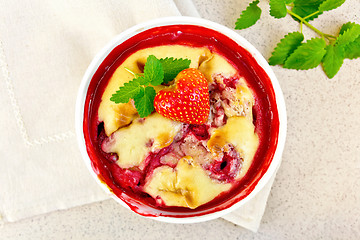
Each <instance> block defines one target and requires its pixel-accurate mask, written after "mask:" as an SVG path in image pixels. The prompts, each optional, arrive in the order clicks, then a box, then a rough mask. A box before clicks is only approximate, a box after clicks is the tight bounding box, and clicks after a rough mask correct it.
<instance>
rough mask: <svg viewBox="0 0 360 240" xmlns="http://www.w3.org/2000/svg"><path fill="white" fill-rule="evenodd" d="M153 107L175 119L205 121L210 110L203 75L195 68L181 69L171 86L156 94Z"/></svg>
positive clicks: (199, 122) (206, 84)
mask: <svg viewBox="0 0 360 240" xmlns="http://www.w3.org/2000/svg"><path fill="white" fill-rule="evenodd" d="M154 107H155V110H156V111H157V112H158V113H160V114H161V115H163V116H164V117H167V118H170V119H173V120H175V121H179V122H184V123H190V124H203V123H205V122H206V121H207V119H208V116H209V111H210V103H209V89H208V83H207V80H206V78H205V76H204V75H203V74H202V73H201V72H199V71H198V70H197V69H195V68H188V69H185V70H183V71H181V72H180V73H179V74H178V75H177V76H176V78H175V84H174V85H173V86H172V87H170V88H167V89H163V90H161V91H159V92H158V93H157V94H156V96H155V100H154Z"/></svg>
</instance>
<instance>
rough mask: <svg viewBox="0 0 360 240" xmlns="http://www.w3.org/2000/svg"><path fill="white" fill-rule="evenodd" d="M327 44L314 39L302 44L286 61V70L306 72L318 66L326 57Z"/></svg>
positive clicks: (322, 40) (320, 39) (321, 40)
mask: <svg viewBox="0 0 360 240" xmlns="http://www.w3.org/2000/svg"><path fill="white" fill-rule="evenodd" d="M325 46H326V42H325V40H324V39H322V38H313V39H310V40H308V41H307V42H306V43H302V44H301V45H300V46H299V47H298V48H297V49H296V50H295V51H294V52H293V53H292V54H291V55H290V56H289V57H288V59H287V60H286V61H285V64H284V68H291V69H297V70H300V69H302V70H306V69H310V68H314V67H316V66H318V65H319V64H320V62H321V60H322V58H323V57H324V55H325V53H326V51H325Z"/></svg>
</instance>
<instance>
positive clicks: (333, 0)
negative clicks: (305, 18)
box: [319, 0, 345, 12]
mask: <svg viewBox="0 0 360 240" xmlns="http://www.w3.org/2000/svg"><path fill="white" fill-rule="evenodd" d="M344 2H345V0H325V1H324V2H323V3H322V4H320V6H319V11H320V12H325V11H330V10H332V9H335V8H338V7H340V6H341V5H342V4H343V3H344Z"/></svg>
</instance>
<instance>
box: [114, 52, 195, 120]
mask: <svg viewBox="0 0 360 240" xmlns="http://www.w3.org/2000/svg"><path fill="white" fill-rule="evenodd" d="M190 63H191V61H190V60H189V59H182V58H172V57H171V58H161V59H157V58H156V57H155V56H154V55H150V56H148V58H147V59H146V63H145V66H144V73H140V74H139V73H134V72H132V71H131V70H130V69H126V70H128V71H129V72H130V73H132V74H133V75H134V79H133V80H131V81H130V82H127V83H124V85H123V86H122V87H120V88H119V90H117V91H116V92H115V93H114V94H113V95H112V96H111V98H110V100H111V101H112V102H114V103H116V104H118V103H127V102H129V100H130V99H133V100H134V104H135V107H136V110H137V111H138V114H139V116H140V117H141V118H144V117H147V116H149V115H150V114H151V113H152V112H153V111H154V99H155V95H156V91H155V89H154V88H153V87H152V86H158V85H161V84H162V83H168V82H170V81H172V80H173V79H174V78H175V77H176V76H177V75H178V73H179V72H181V71H182V70H184V69H187V68H189V66H190ZM150 85H151V86H150Z"/></svg>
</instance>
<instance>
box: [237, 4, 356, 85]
mask: <svg viewBox="0 0 360 240" xmlns="http://www.w3.org/2000/svg"><path fill="white" fill-rule="evenodd" d="M344 2H345V0H270V2H269V5H270V15H271V16H273V17H274V18H283V17H285V16H286V15H288V14H289V15H290V16H292V18H293V19H295V20H296V21H298V22H300V31H299V32H292V33H289V34H287V35H285V36H284V38H283V39H281V40H280V42H279V43H278V44H277V46H276V48H275V49H274V51H273V52H272V55H271V57H270V59H269V64H270V65H283V67H284V68H289V69H297V70H307V69H311V68H315V67H316V66H318V65H319V64H322V67H323V69H324V71H325V73H326V75H327V76H328V77H329V78H333V77H334V76H335V75H336V73H337V72H338V71H339V70H340V67H341V65H342V64H343V62H344V59H346V58H348V59H355V58H358V57H360V25H359V24H356V23H353V22H348V23H345V24H343V25H342V27H341V29H340V32H339V34H338V35H337V36H333V35H330V34H326V33H323V32H322V31H320V30H319V29H317V28H315V27H314V26H313V25H311V24H310V23H309V22H310V21H311V20H314V19H315V18H317V17H318V16H319V15H321V14H322V13H324V12H326V11H330V10H332V9H335V8H337V7H340V6H341V5H342V4H343V3H344ZM258 4H259V0H254V1H252V2H251V3H250V4H249V6H248V7H247V8H246V9H245V10H244V11H243V12H242V13H241V15H240V17H239V18H238V19H237V21H236V23H235V29H244V28H248V27H250V26H252V25H254V24H255V23H256V22H257V21H258V20H259V19H260V15H261V9H260V8H259V7H258ZM304 25H305V26H307V27H309V28H310V29H311V30H313V31H314V32H316V33H317V34H318V35H319V36H320V37H318V38H313V39H310V40H307V41H305V42H304V35H303V26H304Z"/></svg>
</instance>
